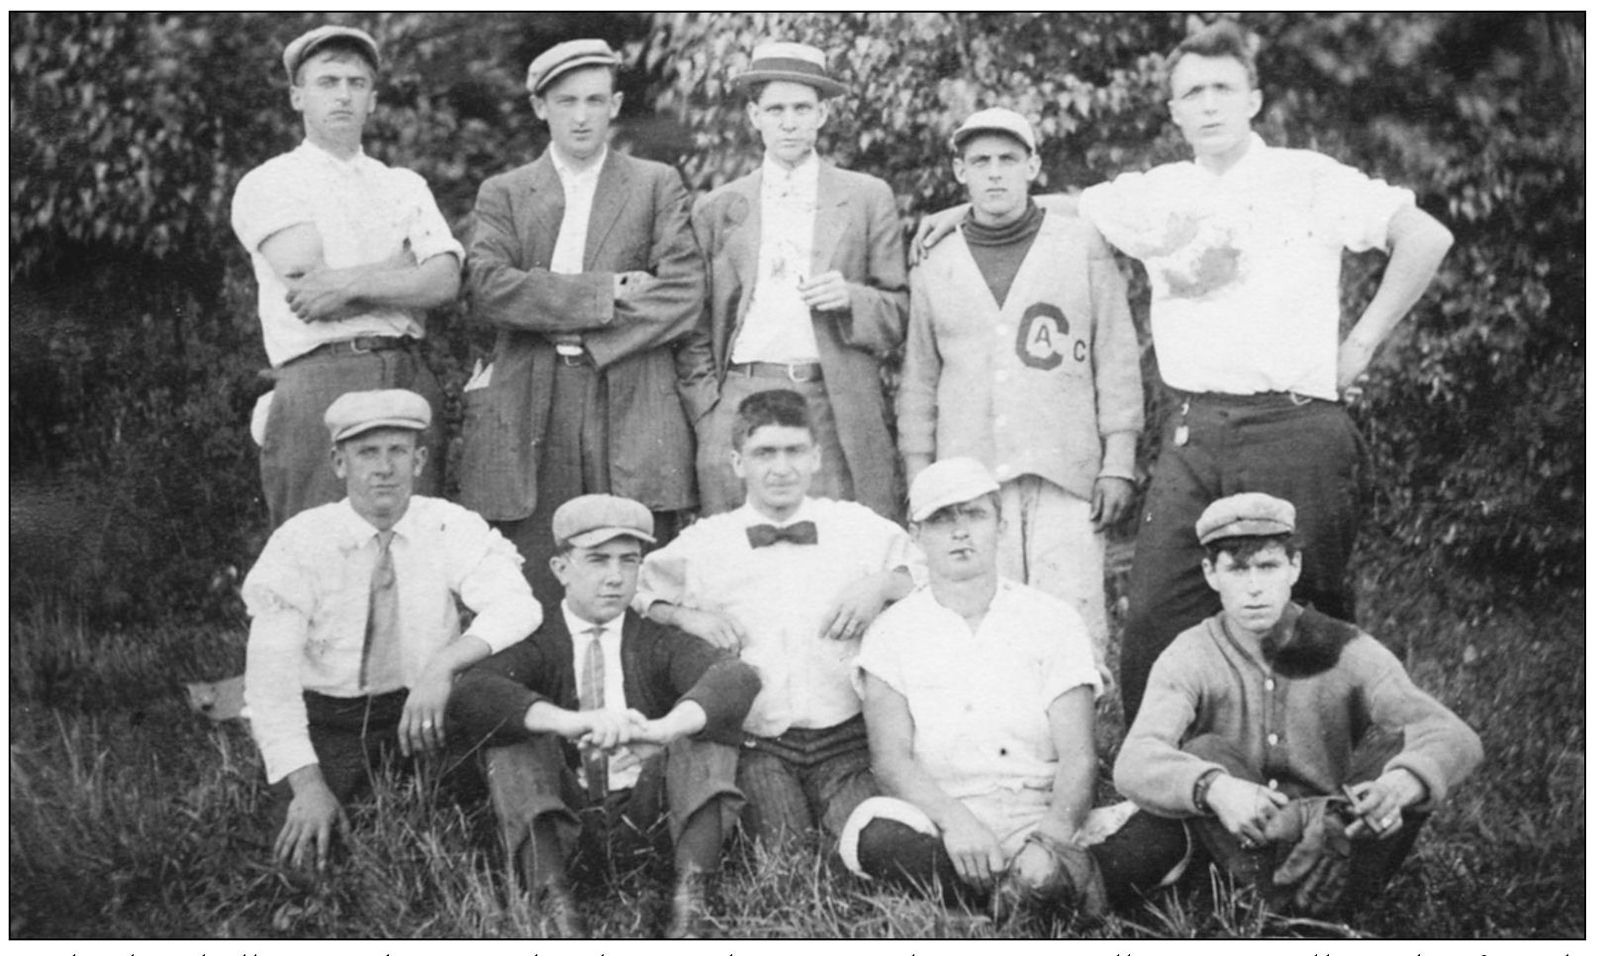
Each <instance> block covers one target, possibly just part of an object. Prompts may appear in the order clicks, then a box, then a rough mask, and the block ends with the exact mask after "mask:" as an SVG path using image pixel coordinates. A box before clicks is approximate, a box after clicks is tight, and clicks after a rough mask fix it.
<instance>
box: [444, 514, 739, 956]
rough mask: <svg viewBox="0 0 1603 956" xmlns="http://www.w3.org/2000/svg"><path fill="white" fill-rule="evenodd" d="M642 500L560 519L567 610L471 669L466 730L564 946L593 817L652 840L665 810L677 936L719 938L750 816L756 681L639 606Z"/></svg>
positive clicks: (458, 705)
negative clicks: (732, 865) (585, 829)
mask: <svg viewBox="0 0 1603 956" xmlns="http://www.w3.org/2000/svg"><path fill="white" fill-rule="evenodd" d="M652 524H653V519H652V515H651V512H650V511H649V510H648V509H647V508H646V506H645V505H643V504H641V503H639V502H638V501H633V500H631V499H628V498H618V497H614V496H612V495H582V496H580V497H578V498H574V499H573V500H571V501H568V502H566V503H564V504H563V505H562V506H561V507H559V508H558V509H557V511H556V514H555V515H553V516H552V520H551V526H552V535H553V537H554V539H555V541H556V549H557V553H556V554H555V555H553V556H552V558H551V571H552V573H553V574H555V575H556V577H557V580H558V581H559V582H560V583H561V584H562V588H563V595H564V596H563V598H562V602H561V605H560V608H561V610H560V613H550V614H547V616H546V622H545V624H544V625H542V626H541V627H540V629H539V630H538V631H535V632H534V633H533V634H532V635H530V636H529V639H528V640H526V641H522V642H520V643H518V644H516V645H514V646H512V647H509V648H507V649H506V650H504V651H502V652H501V653H499V654H497V655H495V656H494V657H492V658H490V659H489V660H486V661H483V662H481V663H480V664H479V665H477V666H476V667H474V668H472V669H471V670H469V671H468V672H467V673H466V674H464V675H463V676H462V679H461V680H460V681H459V682H458V683H457V687H456V689H455V691H454V692H453V693H452V694H451V714H452V718H453V719H454V720H457V721H460V723H461V726H462V727H463V729H464V730H466V731H467V732H468V733H470V734H471V735H473V737H474V738H475V739H476V740H479V741H485V742H487V743H488V744H489V746H488V747H487V749H486V750H485V752H484V753H485V765H486V767H487V771H488V777H489V782H490V795H491V799H492V801H493V803H494V806H495V812H496V816H497V818H499V819H500V821H501V828H502V833H503V834H504V836H505V838H506V846H507V850H508V852H509V854H510V855H511V857H512V859H513V860H515V861H516V862H517V864H518V866H519V867H520V869H521V871H522V874H523V876H524V878H525V879H526V880H527V882H528V887H529V890H530V892H531V893H533V894H534V895H535V897H536V900H537V902H539V903H540V904H541V916H542V918H544V919H547V920H549V921H550V928H551V930H553V931H554V932H555V934H556V935H558V936H565V937H580V936H584V935H585V924H584V920H583V919H582V917H581V916H580V913H579V911H578V909H577V907H576V906H575V904H574V901H573V897H572V894H571V892H570V891H569V889H568V880H567V861H568V859H569V857H570V856H571V855H572V853H573V850H574V848H575V847H576V846H577V843H578V838H579V836H580V833H581V830H582V826H581V823H580V818H579V816H578V814H577V813H575V810H577V809H579V808H583V807H585V806H587V805H588V806H590V807H592V808H599V809H601V810H602V811H603V813H602V814H601V816H603V817H604V818H605V819H606V820H607V821H608V822H609V823H610V822H612V821H614V820H615V819H617V818H620V817H624V818H627V819H628V820H629V821H630V822H631V823H632V824H634V825H635V828H636V830H637V831H640V830H645V829H646V828H648V827H649V826H650V825H651V824H652V823H653V822H655V820H656V818H657V817H658V816H660V815H661V813H662V810H661V807H662V805H663V803H664V802H666V804H667V817H668V828H669V832H670V834H671V835H672V837H673V842H674V864H675V868H676V870H677V872H678V881H677V885H676V886H675V889H674V896H673V915H672V917H671V921H670V924H669V926H668V928H667V930H666V935H667V936H668V937H669V938H673V939H685V938H695V937H700V936H704V935H706V933H707V931H708V930H709V929H710V925H709V922H708V919H707V898H706V897H707V890H708V887H707V883H708V881H709V878H710V877H711V875H712V874H714V873H715V872H717V869H718V861H719V857H720V854H721V852H722V848H723V842H724V837H725V836H726V835H727V834H728V833H729V832H730V831H732V830H733V828H734V825H735V823H736V821H737V820H738V818H739V812H740V805H741V802H742V801H741V796H740V792H739V791H738V790H736V789H735V759H736V754H735V748H734V746H733V745H734V744H737V743H739V741H740V721H741V719H742V718H744V717H745V716H746V711H747V709H748V708H750V707H751V702H752V699H753V698H755V697H756V696H757V686H758V682H757V674H756V672H755V671H754V670H752V669H751V668H750V667H748V666H747V665H745V664H742V663H741V662H740V661H737V660H735V659H734V658H733V657H730V656H729V655H728V654H726V653H724V652H723V651H720V650H718V649H716V648H714V647H711V646H709V645H708V644H706V643H704V642H702V641H699V640H697V639H696V638H693V637H691V636H689V635H687V634H684V633H681V632H679V631H676V630H674V629H672V628H668V627H663V626H661V625H659V624H656V623H654V622H652V621H646V620H642V619H640V618H639V617H638V616H637V615H635V614H634V613H633V612H632V611H630V610H629V601H630V599H631V598H633V597H634V594H635V584H636V582H637V580H638V578H639V574H640V555H641V551H642V548H643V545H647V544H655V543H656V539H655V538H653V537H652Z"/></svg>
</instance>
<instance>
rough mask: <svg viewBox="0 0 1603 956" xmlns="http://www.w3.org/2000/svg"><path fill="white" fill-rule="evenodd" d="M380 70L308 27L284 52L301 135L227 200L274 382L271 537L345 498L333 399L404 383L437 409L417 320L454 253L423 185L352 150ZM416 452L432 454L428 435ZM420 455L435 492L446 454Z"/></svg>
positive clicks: (446, 297)
mask: <svg viewBox="0 0 1603 956" xmlns="http://www.w3.org/2000/svg"><path fill="white" fill-rule="evenodd" d="M378 68H379V53H378V44H377V43H375V42H374V41H373V38H372V37H370V36H368V35H367V34H366V33H363V32H362V31H361V30H355V29H351V28H350V27H338V26H323V27H318V28H317V29H315V30H312V31H310V32H308V33H305V34H303V35H301V36H300V37H297V38H296V39H295V40H294V41H293V42H291V43H290V44H289V46H287V47H285V48H284V70H285V72H287V73H288V74H289V81H290V89H289V101H290V105H291V106H292V107H294V109H295V111H296V112H298V113H300V114H301V120H302V122H303V124H304V126H305V130H306V139H305V141H303V142H302V143H301V145H300V146H299V147H297V148H296V149H294V150H292V151H290V152H288V153H285V154H283V155H281V156H277V157H275V158H273V159H270V160H268V161H267V162H265V163H263V164H262V165H260V166H258V167H256V168H255V169H253V170H251V171H250V172H249V173H246V174H245V178H243V179H241V180H240V182H239V188H238V189H236V190H235V191H234V201H233V212H232V219H233V226H234V234H235V235H237V236H238V237H239V241H240V242H241V243H243V244H244V246H245V249H246V251H247V252H249V253H250V260H251V267H252V268H253V269H254V270H255V272H256V285H257V290H258V291H257V298H256V302H257V311H258V312H259V314H260V316H261V321H262V337H263V339H264V340H265V342H266V345H267V360H268V362H270V363H271V364H272V367H273V379H274V381H275V385H274V388H273V392H272V399H271V403H270V405H269V406H268V413H267V421H266V431H265V434H264V436H263V440H262V443H261V445H262V450H261V473H262V494H263V496H264V497H265V498H266V499H267V510H268V515H269V517H270V519H271V522H272V526H273V527H274V528H277V527H278V526H279V525H282V524H283V523H284V522H285V521H287V520H289V518H290V517H292V516H293V515H295V514H297V513H298V512H300V511H302V510H304V509H306V508H311V507H314V506H316V505H321V504H325V503H327V502H331V501H338V500H339V498H340V496H341V494H343V491H344V489H343V488H342V487H341V485H340V483H339V482H338V481H337V480H336V479H335V477H334V475H333V473H332V472H331V471H329V469H328V467H327V465H326V464H325V460H324V456H323V448H324V445H323V437H322V422H323V412H324V411H325V410H326V409H327V408H328V406H329V403H330V402H332V401H333V400H334V399H335V398H337V397H339V396H340V395H342V394H344V393H346V392H349V391H356V390H362V389H377V388H393V387H401V388H407V389H410V390H412V391H414V392H417V393H419V394H421V395H422V396H424V398H425V399H427V400H428V402H429V404H430V405H431V406H432V407H433V408H434V409H435V412H436V415H435V418H436V419H438V411H439V409H440V408H441V393H440V387H439V384H438V383H437V382H436V381H435V379H434V374H433V373H432V372H430V371H429V369H428V366H427V365H426V364H425V363H424V361H423V358H422V356H421V355H420V354H419V345H420V343H421V342H422V340H423V334H424V327H423V311H424V310H426V309H429V308H433V307H434V306H438V305H442V304H444V303H446V302H449V301H451V300H452V299H453V298H455V297H456V293H457V287H458V283H459V277H460V273H461V265H462V246H461V244H460V243H458V242H457V241H456V239H455V238H453V237H452V236H451V230H450V228H449V227H448V226H447V225H446V223H445V219H444V217H442V216H441V215H440V211H439V209H438V208H437V207H436V206H435V204H434V197H433V196H431V195H430V194H429V188H428V185H427V184H426V183H424V182H423V179H422V177H420V176H418V175H417V174H416V173H414V172H412V171H410V170H405V169H391V168H390V167H388V166H385V165H384V164H383V163H381V162H379V161H377V160H375V159H370V158H369V157H368V156H366V155H365V154H364V153H363V152H362V128H363V127H364V125H365V124H366V123H367V118H368V116H369V114H371V113H372V112H373V108H374V106H375V105H376V101H377V98H378V94H377V90H376V80H377V76H378ZM423 443H424V447H426V448H433V449H435V450H436V452H438V449H439V448H440V447H441V435H440V432H439V429H434V430H433V431H431V432H430V433H429V434H428V435H426V436H424V438H423ZM427 457H429V458H430V459H431V460H429V461H428V464H427V465H426V466H425V468H424V470H423V471H422V472H421V473H420V474H419V476H418V481H419V491H421V492H422V493H424V494H432V493H434V492H436V491H437V490H438V489H439V484H440V476H441V470H440V469H441V466H442V464H443V460H444V459H443V456H441V455H439V454H437V453H436V454H435V455H432V456H427Z"/></svg>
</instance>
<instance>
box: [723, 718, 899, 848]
mask: <svg viewBox="0 0 1603 956" xmlns="http://www.w3.org/2000/svg"><path fill="white" fill-rule="evenodd" d="M737 782H738V783H739V785H740V790H741V792H742V793H744V794H745V795H746V800H747V803H746V815H745V819H744V824H745V827H746V831H747V832H748V833H750V834H751V835H752V836H753V838H755V839H756V840H757V841H758V842H760V843H762V844H764V845H766V846H771V847H772V846H779V845H781V844H782V843H784V842H786V841H787V840H791V839H795V838H797V837H799V836H801V835H803V834H806V833H810V832H812V831H813V830H814V828H815V827H817V828H821V829H822V830H823V831H824V835H825V837H826V839H828V840H829V841H830V843H831V844H832V845H833V844H834V843H838V842H839V841H840V834H841V830H842V829H843V828H844V827H845V825H846V818H847V817H849V816H851V813H852V811H853V810H855V809H857V805H858V804H859V803H862V802H863V801H864V800H867V799H868V798H869V797H872V796H874V795H875V793H877V792H878V790H877V788H876V787H875V785H874V773H873V769H872V767H871V764H870V760H869V755H868V728H867V724H865V723H864V721H863V718H862V715H860V714H859V715H858V716H856V717H853V718H851V719H850V720H847V721H843V722H841V723H839V724H836V725H835V726H833V727H822V728H818V729H803V728H798V727H793V728H791V729H790V730H787V731H785V732H784V733H783V734H780V735H779V736H778V737H754V736H748V737H747V738H746V741H745V744H744V746H742V748H741V751H740V767H739V771H738V776H737Z"/></svg>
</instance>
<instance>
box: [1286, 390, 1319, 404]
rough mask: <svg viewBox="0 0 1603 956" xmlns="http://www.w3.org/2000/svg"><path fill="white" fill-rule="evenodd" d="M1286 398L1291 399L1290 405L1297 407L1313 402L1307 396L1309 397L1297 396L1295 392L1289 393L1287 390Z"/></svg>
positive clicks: (1310, 397) (1311, 398)
mask: <svg viewBox="0 0 1603 956" xmlns="http://www.w3.org/2000/svg"><path fill="white" fill-rule="evenodd" d="M1286 397H1287V398H1289V399H1291V404H1293V405H1297V406H1299V407H1300V406H1303V405H1306V404H1308V403H1309V402H1311V401H1313V397H1312V396H1309V395H1298V394H1297V393H1296V392H1293V391H1289V390H1288V391H1287V392H1286Z"/></svg>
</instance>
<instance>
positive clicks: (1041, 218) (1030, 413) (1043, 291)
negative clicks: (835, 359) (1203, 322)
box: [896, 108, 1142, 676]
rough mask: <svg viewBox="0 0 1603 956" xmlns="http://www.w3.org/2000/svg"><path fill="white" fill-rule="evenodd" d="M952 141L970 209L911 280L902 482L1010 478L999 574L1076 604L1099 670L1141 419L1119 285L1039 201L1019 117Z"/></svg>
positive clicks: (988, 116)
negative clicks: (1111, 563) (1108, 570)
mask: <svg viewBox="0 0 1603 956" xmlns="http://www.w3.org/2000/svg"><path fill="white" fill-rule="evenodd" d="M952 148H953V150H954V151H955V153H956V155H955V156H954V157H953V159H952V170H953V172H954V173H955V174H956V176H957V178H958V181H959V182H961V183H962V184H963V185H964V187H965V188H966V189H967V190H968V193H969V199H970V201H971V202H972V204H973V211H972V212H971V213H970V214H969V217H968V218H967V219H966V220H964V222H963V226H962V230H961V234H960V235H955V236H950V237H948V238H947V239H946V240H944V241H943V242H941V243H940V244H939V245H937V246H936V247H935V248H934V249H932V250H931V251H930V255H929V259H928V261H926V262H925V263H924V264H923V265H922V266H921V267H920V268H918V269H916V270H914V272H913V280H912V281H913V306H912V324H911V328H910V330H909V332H908V337H907V357H906V359H905V360H904V362H903V363H902V382H901V390H900V392H899V393H898V395H897V401H896V411H897V431H898V441H899V442H900V444H901V447H902V454H903V456H904V458H905V460H906V463H907V474H908V478H909V480H912V479H915V478H916V477H917V476H918V474H919V473H920V472H921V471H922V470H923V469H924V468H926V467H928V466H929V464H930V462H932V461H934V460H935V459H938V458H939V459H945V458H954V457H958V456H966V457H971V458H975V459H978V460H979V461H981V462H983V463H984V464H985V466H986V467H988V468H989V469H990V470H991V473H992V474H993V475H995V476H996V479H997V481H999V482H1001V499H1000V500H1001V506H1002V514H1001V517H1002V537H1001V540H1000V542H999V545H998V546H999V553H998V563H999V567H1000V569H1001V572H1002V573H1003V574H1004V575H1006V576H1007V577H1010V578H1012V579H1013V580H1015V581H1021V582H1024V583H1026V584H1029V585H1030V586H1032V587H1035V588H1039V589H1041V590H1043V591H1046V592H1047V593H1048V594H1051V595H1053V596H1054V597H1057V598H1060V599H1062V600H1064V601H1067V602H1068V603H1069V604H1071V605H1072V606H1073V607H1074V609H1075V610H1076V611H1077V612H1079V617H1080V619H1081V620H1082V621H1083V622H1084V623H1085V626H1086V629H1087V631H1088V633H1089V635H1090V638H1091V645H1092V648H1093V649H1094V651H1095V653H1096V658H1097V665H1098V667H1099V668H1101V669H1105V668H1106V663H1105V662H1106V659H1107V643H1108V624H1107V599H1106V597H1105V593H1104V590H1103V573H1102V552H1103V538H1102V531H1103V529H1104V528H1107V527H1109V526H1111V525H1113V524H1116V523H1117V522H1118V521H1119V520H1120V519H1121V518H1123V516H1124V514H1125V512H1126V510H1127V509H1128V508H1129V506H1130V503H1131V500H1132V498H1133V495H1134V493H1135V444H1136V436H1137V434H1138V433H1139V432H1140V430H1141V417H1142V414H1141V401H1142V399H1141V365H1140V361H1141V360H1140V350H1139V348H1138V346H1137V345H1136V340H1135V329H1134V327H1133V326H1132V325H1131V324H1130V308H1129V304H1128V302H1127V300H1126V297H1125V284H1124V279H1123V277H1122V276H1121V275H1120V274H1119V270H1118V266H1117V265H1116V264H1115V263H1114V261H1113V255H1112V253H1110V252H1109V251H1108V248H1107V245H1106V244H1105V243H1104V242H1103V241H1102V238H1101V237H1100V236H1098V235H1097V233H1096V230H1095V229H1092V228H1091V227H1090V226H1089V225H1088V224H1086V223H1085V222H1084V221H1082V220H1078V219H1068V218H1064V217H1061V216H1052V217H1050V218H1048V217H1047V216H1046V215H1045V214H1044V213H1043V212H1042V211H1041V209H1040V207H1038V206H1036V205H1035V203H1034V202H1033V201H1032V200H1031V199H1030V195H1029V186H1030V182H1031V181H1032V180H1033V179H1034V178H1035V176H1036V174H1037V173H1038V172H1039V171H1040V164H1041V161H1040V157H1039V156H1038V155H1037V154H1036V152H1035V131H1034V130H1032V129H1031V128H1030V124H1029V122H1028V121H1027V120H1025V118H1024V117H1023V116H1020V115H1019V114H1018V113H1015V112H1013V111H1012V110H1008V109H999V108H993V109H986V110H981V111H979V112H977V113H975V114H974V115H973V116H970V117H969V118H968V119H967V120H966V121H965V122H964V123H963V125H962V126H961V127H960V128H959V129H958V130H957V132H955V133H953V134H952ZM1110 676H1111V675H1110Z"/></svg>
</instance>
